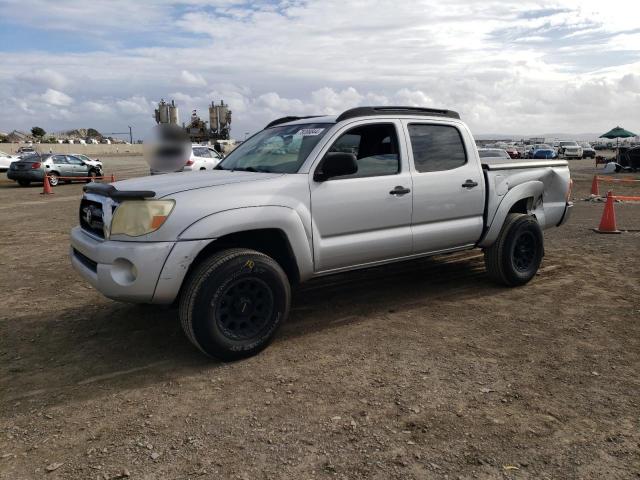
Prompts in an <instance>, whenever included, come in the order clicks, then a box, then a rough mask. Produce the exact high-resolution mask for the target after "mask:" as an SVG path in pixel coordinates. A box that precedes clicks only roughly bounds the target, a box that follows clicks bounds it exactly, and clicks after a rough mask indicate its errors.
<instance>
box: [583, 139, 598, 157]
mask: <svg viewBox="0 0 640 480" xmlns="http://www.w3.org/2000/svg"><path fill="white" fill-rule="evenodd" d="M580 147H582V158H596V151H595V149H594V148H593V147H592V146H591V144H590V143H587V142H584V143H581V144H580Z"/></svg>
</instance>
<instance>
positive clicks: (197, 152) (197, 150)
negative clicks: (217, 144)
mask: <svg viewBox="0 0 640 480" xmlns="http://www.w3.org/2000/svg"><path fill="white" fill-rule="evenodd" d="M193 156H194V157H195V158H194V161H195V165H194V167H197V168H196V170H199V169H201V168H205V169H208V170H210V169H211V168H212V167H211V155H210V153H209V149H208V148H207V147H193Z"/></svg>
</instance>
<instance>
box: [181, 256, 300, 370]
mask: <svg viewBox="0 0 640 480" xmlns="http://www.w3.org/2000/svg"><path fill="white" fill-rule="evenodd" d="M290 303H291V287H290V285H289V281H288V279H287V275H286V274H285V273H284V271H283V270H282V268H281V267H280V265H278V263H277V262H276V261H275V260H273V259H272V258H271V257H269V256H267V255H264V254H263V253H260V252H257V251H255V250H248V249H240V248H236V249H229V250H223V251H221V252H217V253H215V254H213V255H212V256H210V257H209V258H207V259H205V260H204V261H203V262H202V263H201V264H200V265H198V266H197V267H196V268H195V269H194V270H193V271H192V272H191V273H190V274H189V276H188V277H187V279H186V280H185V282H184V285H183V288H182V292H181V294H180V301H179V317H180V321H181V323H182V328H183V330H184V332H185V334H186V336H187V337H188V338H189V340H190V341H191V343H193V344H194V345H195V346H196V347H198V348H199V349H200V350H201V351H202V352H203V353H205V354H206V355H209V356H211V357H215V358H218V359H220V360H223V361H232V360H238V359H241V358H246V357H250V356H252V355H255V354H256V353H258V352H260V351H261V350H263V349H264V348H266V347H267V345H269V343H270V342H271V340H272V339H273V337H274V335H275V333H276V332H277V330H278V328H279V327H280V325H281V324H282V322H283V321H284V320H285V319H286V318H287V317H288V315H289V305H290ZM245 309H247V310H246V311H245Z"/></svg>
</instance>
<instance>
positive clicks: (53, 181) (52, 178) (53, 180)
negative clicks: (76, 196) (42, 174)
mask: <svg viewBox="0 0 640 480" xmlns="http://www.w3.org/2000/svg"><path fill="white" fill-rule="evenodd" d="M47 176H48V177H49V185H51V186H52V187H55V186H57V185H58V184H59V183H60V175H58V174H57V172H51V173H49V174H47Z"/></svg>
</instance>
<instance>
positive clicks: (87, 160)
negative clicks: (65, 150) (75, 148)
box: [69, 153, 102, 172]
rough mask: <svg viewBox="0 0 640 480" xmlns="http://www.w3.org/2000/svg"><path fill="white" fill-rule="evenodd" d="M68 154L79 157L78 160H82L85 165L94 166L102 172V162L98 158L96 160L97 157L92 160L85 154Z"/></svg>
mask: <svg viewBox="0 0 640 480" xmlns="http://www.w3.org/2000/svg"><path fill="white" fill-rule="evenodd" d="M69 155H72V156H74V157H77V158H79V159H80V160H82V161H83V162H84V163H86V164H87V165H89V166H91V167H93V168H95V169H96V170H99V171H100V172H102V162H101V161H100V160H98V159H97V158H96V159H95V160H93V159H92V158H89V157H87V156H86V155H83V154H81V153H70V154H69Z"/></svg>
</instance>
